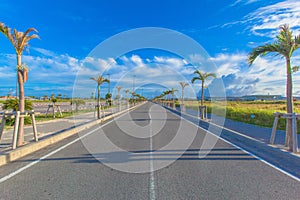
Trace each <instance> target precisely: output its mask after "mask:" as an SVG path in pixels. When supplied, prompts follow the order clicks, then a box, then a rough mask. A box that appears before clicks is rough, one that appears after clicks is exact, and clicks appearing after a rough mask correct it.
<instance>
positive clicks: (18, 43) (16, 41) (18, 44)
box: [0, 22, 39, 146]
mask: <svg viewBox="0 0 300 200" xmlns="http://www.w3.org/2000/svg"><path fill="white" fill-rule="evenodd" d="M0 32H1V33H3V34H4V35H5V36H6V37H7V38H8V40H9V41H10V42H11V43H12V45H13V47H14V49H15V51H16V56H17V77H18V85H19V111H20V112H21V113H22V112H24V111H25V92H24V84H25V82H26V81H27V80H28V69H27V67H26V66H24V65H22V54H23V51H24V49H25V48H26V47H28V46H29V44H28V42H29V40H31V39H34V38H39V36H38V35H37V34H32V35H29V34H30V33H31V32H37V30H36V29H35V28H29V29H27V30H26V31H25V32H21V31H17V30H16V29H14V30H13V31H12V30H11V28H9V27H8V26H6V25H4V24H3V23H1V22H0ZM17 141H18V142H17V146H21V145H23V143H24V117H21V118H20V122H19V127H18V138H17Z"/></svg>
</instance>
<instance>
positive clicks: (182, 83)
mask: <svg viewBox="0 0 300 200" xmlns="http://www.w3.org/2000/svg"><path fill="white" fill-rule="evenodd" d="M179 84H180V86H181V104H183V100H184V88H185V87H186V86H188V85H189V84H188V83H185V82H179Z"/></svg>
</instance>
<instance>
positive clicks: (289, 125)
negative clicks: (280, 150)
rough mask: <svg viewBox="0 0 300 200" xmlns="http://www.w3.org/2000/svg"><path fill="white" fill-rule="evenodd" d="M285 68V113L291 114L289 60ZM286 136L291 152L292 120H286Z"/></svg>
mask: <svg viewBox="0 0 300 200" xmlns="http://www.w3.org/2000/svg"><path fill="white" fill-rule="evenodd" d="M286 67H287V82H286V108H287V113H293V89H292V88H293V85H292V84H293V82H292V69H291V61H290V58H286ZM286 134H287V136H288V144H289V145H288V146H289V150H291V151H292V150H293V137H292V119H291V118H290V119H289V118H288V119H287V126H286Z"/></svg>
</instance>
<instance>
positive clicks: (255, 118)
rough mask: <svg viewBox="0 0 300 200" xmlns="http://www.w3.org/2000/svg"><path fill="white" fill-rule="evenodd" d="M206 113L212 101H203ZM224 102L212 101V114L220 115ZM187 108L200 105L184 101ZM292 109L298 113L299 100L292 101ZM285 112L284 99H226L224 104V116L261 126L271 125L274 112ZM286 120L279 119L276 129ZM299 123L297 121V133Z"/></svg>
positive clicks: (299, 111)
mask: <svg viewBox="0 0 300 200" xmlns="http://www.w3.org/2000/svg"><path fill="white" fill-rule="evenodd" d="M205 103H206V105H207V110H208V113H211V111H212V103H211V102H205ZM224 104H225V103H224V102H214V114H215V115H220V113H221V112H218V111H221V110H223V109H225V106H224ZM185 105H186V107H187V109H194V110H197V109H198V106H200V104H199V102H197V101H185ZM294 111H295V112H296V113H300V102H294ZM276 112H281V113H285V112H286V102H285V101H228V102H227V105H226V118H228V119H232V120H235V121H239V122H245V123H248V124H255V125H258V126H262V127H269V128H272V127H273V122H274V113H276ZM285 128H286V120H285V119H280V120H279V123H278V129H280V130H285ZM299 131H300V123H299V122H298V133H299Z"/></svg>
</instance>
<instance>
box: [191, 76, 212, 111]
mask: <svg viewBox="0 0 300 200" xmlns="http://www.w3.org/2000/svg"><path fill="white" fill-rule="evenodd" d="M194 74H196V75H197V76H195V77H193V79H192V83H194V82H195V81H196V80H200V81H201V83H202V85H201V106H203V105H204V82H205V80H206V79H207V78H209V77H213V78H216V77H217V76H216V74H215V73H202V72H200V71H199V70H196V71H194Z"/></svg>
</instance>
